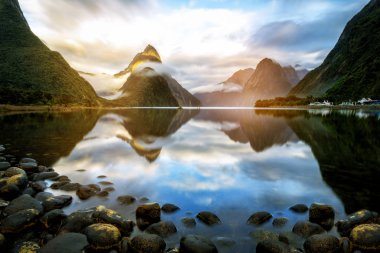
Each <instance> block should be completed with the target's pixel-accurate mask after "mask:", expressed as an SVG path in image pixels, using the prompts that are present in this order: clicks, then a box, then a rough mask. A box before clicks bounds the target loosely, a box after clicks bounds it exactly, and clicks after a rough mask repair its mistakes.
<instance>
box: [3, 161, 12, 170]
mask: <svg viewBox="0 0 380 253" xmlns="http://www.w3.org/2000/svg"><path fill="white" fill-rule="evenodd" d="M9 167H11V164H10V163H9V162H0V170H6V169H8V168H9Z"/></svg>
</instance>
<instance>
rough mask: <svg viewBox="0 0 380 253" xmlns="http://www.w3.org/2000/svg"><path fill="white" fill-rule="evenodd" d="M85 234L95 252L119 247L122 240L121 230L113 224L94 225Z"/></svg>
mask: <svg viewBox="0 0 380 253" xmlns="http://www.w3.org/2000/svg"><path fill="white" fill-rule="evenodd" d="M84 233H85V234H86V236H87V240H88V242H89V243H90V247H91V248H92V249H94V250H110V249H112V248H115V247H117V246H118V245H119V242H120V240H121V234H120V231H119V229H118V228H117V227H115V226H113V225H111V224H104V223H97V224H93V225H90V226H88V227H87V228H86V229H85V232H84Z"/></svg>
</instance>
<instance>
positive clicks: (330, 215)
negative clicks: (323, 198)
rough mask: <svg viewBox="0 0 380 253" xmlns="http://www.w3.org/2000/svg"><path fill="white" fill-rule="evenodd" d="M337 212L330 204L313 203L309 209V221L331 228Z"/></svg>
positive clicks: (327, 228)
mask: <svg viewBox="0 0 380 253" xmlns="http://www.w3.org/2000/svg"><path fill="white" fill-rule="evenodd" d="M334 218H335V212H334V208H333V207H332V206H329V205H323V204H312V205H311V206H310V209H309V221H310V222H313V223H317V224H319V225H321V226H322V227H323V228H324V229H326V230H330V229H331V228H332V227H333V226H334Z"/></svg>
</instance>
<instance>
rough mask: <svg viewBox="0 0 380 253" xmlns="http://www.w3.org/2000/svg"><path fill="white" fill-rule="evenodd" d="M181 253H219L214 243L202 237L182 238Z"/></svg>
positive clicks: (189, 236)
mask: <svg viewBox="0 0 380 253" xmlns="http://www.w3.org/2000/svg"><path fill="white" fill-rule="evenodd" d="M179 252H181V253H217V252H218V250H217V248H216V246H215V245H214V243H213V242H212V241H211V240H210V239H208V238H206V237H204V236H200V235H187V236H184V237H182V238H181V241H180V247H179Z"/></svg>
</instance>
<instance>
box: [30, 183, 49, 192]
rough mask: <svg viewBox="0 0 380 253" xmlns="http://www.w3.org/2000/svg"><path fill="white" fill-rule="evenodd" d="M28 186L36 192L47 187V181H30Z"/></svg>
mask: <svg viewBox="0 0 380 253" xmlns="http://www.w3.org/2000/svg"><path fill="white" fill-rule="evenodd" d="M30 186H31V187H32V188H33V190H35V191H36V192H42V191H44V190H45V189H46V188H47V183H46V182H45V181H37V182H33V183H31V185H30Z"/></svg>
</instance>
